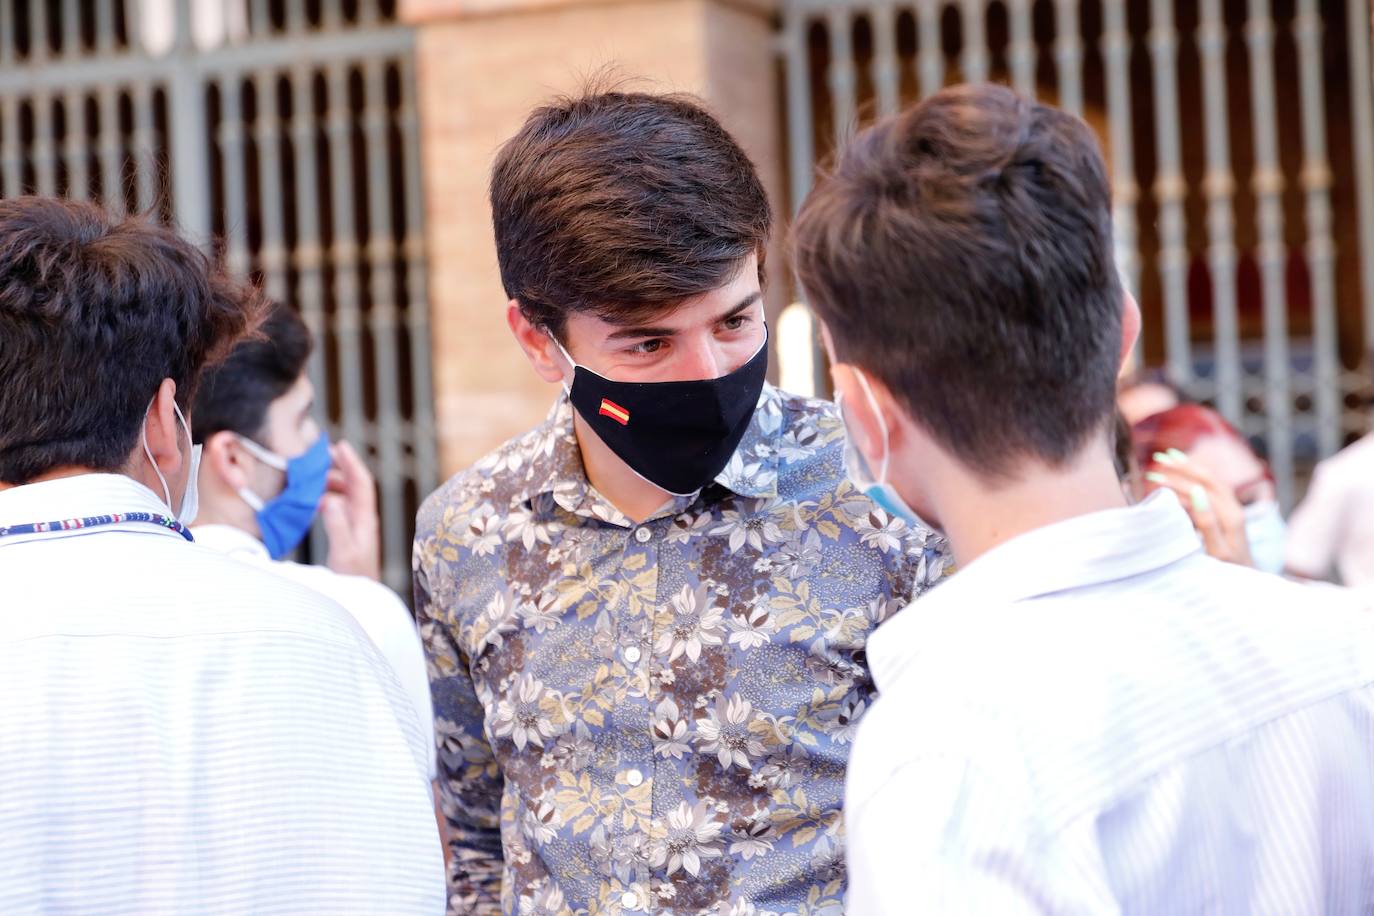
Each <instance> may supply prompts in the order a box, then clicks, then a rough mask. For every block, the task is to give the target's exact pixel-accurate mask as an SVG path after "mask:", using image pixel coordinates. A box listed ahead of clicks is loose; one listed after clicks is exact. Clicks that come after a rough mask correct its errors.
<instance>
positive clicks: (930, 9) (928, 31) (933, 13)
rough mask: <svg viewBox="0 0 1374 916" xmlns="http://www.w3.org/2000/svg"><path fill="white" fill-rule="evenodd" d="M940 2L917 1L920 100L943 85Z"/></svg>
mask: <svg viewBox="0 0 1374 916" xmlns="http://www.w3.org/2000/svg"><path fill="white" fill-rule="evenodd" d="M942 6H943V4H942V2H941V0H917V6H916V10H917V13H918V17H919V24H918V27H917V31H918V32H919V33H920V40H919V44H918V50H917V52H916V66H917V67H918V68H919V73H920V81H921V98H925V97H926V96H929V95H932V94H934V93H936V92H939V91H940V88H941V87H942V86H944V84H945V49H944V46H943V45H942V44H941V43H940V12H941V9H942Z"/></svg>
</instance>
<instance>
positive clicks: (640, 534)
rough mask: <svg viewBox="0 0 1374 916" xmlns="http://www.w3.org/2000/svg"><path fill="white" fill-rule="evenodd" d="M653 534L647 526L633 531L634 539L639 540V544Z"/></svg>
mask: <svg viewBox="0 0 1374 916" xmlns="http://www.w3.org/2000/svg"><path fill="white" fill-rule="evenodd" d="M653 536H654V533H653V532H652V531H650V530H649V529H648V528H640V529H639V530H638V531H636V532H635V540H636V541H639V543H641V544H643V543H644V542H645V541H647V540H649V538H651V537H653Z"/></svg>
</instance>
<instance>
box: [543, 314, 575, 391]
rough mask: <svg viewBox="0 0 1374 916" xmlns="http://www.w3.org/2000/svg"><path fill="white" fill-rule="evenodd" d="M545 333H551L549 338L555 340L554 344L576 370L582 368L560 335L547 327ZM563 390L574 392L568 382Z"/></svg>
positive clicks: (564, 384)
mask: <svg viewBox="0 0 1374 916" xmlns="http://www.w3.org/2000/svg"><path fill="white" fill-rule="evenodd" d="M544 333H545V334H547V335H549V340H552V341H553V345H554V346H555V347H557V348H558V352H559V353H562V354H563V358H564V359H566V360H567V361H568V365H570V366H572V367H573V371H574V372H576V371H577V370H578V369H580V368H581V367H580V366H578V365H577V360H575V359H573V358H572V354H571V353H569V352H568V351H567V348H565V347H564V346H563V344H562V343H560V342H559V340H558V335H556V334H554V332H553V331H550V330H549V329H548V328H547V327H546V328H544ZM563 390H564V391H565V392H567V393H568V394H572V389H571V388H569V387H568V383H567V382H564V383H563Z"/></svg>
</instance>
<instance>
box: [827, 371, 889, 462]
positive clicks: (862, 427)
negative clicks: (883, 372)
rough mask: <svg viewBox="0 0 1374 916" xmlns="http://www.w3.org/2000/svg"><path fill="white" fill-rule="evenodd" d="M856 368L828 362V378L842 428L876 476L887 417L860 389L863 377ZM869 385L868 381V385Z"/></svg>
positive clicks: (883, 449)
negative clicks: (840, 413)
mask: <svg viewBox="0 0 1374 916" xmlns="http://www.w3.org/2000/svg"><path fill="white" fill-rule="evenodd" d="M859 371H860V370H857V369H855V368H854V367H853V366H851V365H849V364H848V363H832V364H831V366H830V381H831V383H832V384H833V385H834V386H835V396H836V400H837V401H839V402H840V408H841V410H842V411H843V412H844V423H845V429H846V431H847V432H848V434H849V436H850V437H851V440H852V441H853V443H854V447H855V448H856V449H858V450H859V454H861V455H863V458H864V461H866V462H867V463H868V467H869V469H870V470H871V471H872V472H873V473H874V474H875V475H876V474H878V473H880V471H881V468H882V462H883V459H884V457H885V451H886V449H887V447H888V446H889V440H888V437H887V436H886V435H885V429H884V424H885V423H886V422H887V420H886V418H885V417H882V416H880V414H879V413H878V412H876V411H875V409H874V407H875V405H874V401H873V400H870V399H869V397H868V392H867V391H866V390H865V388H864V382H865V381H867V379H865V378H863V377H861V376H860V374H859ZM871 385H872V383H871V382H870V387H871ZM875 394H876V392H875ZM875 400H876V398H875Z"/></svg>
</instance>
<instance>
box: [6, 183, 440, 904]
mask: <svg viewBox="0 0 1374 916" xmlns="http://www.w3.org/2000/svg"><path fill="white" fill-rule="evenodd" d="M252 302H253V300H252V298H251V297H248V296H245V295H240V294H238V293H237V292H235V291H232V290H229V289H226V288H225V287H224V286H223V284H222V281H220V280H218V279H216V278H214V277H212V275H211V273H210V270H209V263H208V261H207V259H206V258H205V256H204V255H203V254H202V253H201V252H200V251H199V250H198V249H197V248H196V247H195V246H193V245H192V244H191V243H189V242H187V241H185V240H184V239H182V238H180V237H179V236H178V235H177V234H176V233H175V232H174V231H173V230H171V229H169V228H166V227H163V226H157V225H155V224H153V223H152V222H150V221H147V220H143V219H125V220H121V219H116V218H111V217H109V216H107V215H106V214H104V213H102V212H101V211H100V210H98V209H97V208H95V207H94V206H91V205H89V204H79V203H72V202H66V201H58V200H52V199H43V198H18V199H15V200H7V201H0V378H3V379H4V384H0V697H3V698H4V699H3V701H0V862H3V863H4V866H3V868H0V913H5V914H11V913H43V912H60V913H88V912H91V913H94V912H99V913H110V912H119V913H173V912H265V911H273V912H330V913H339V912H367V913H374V912H375V913H379V912H406V913H426V912H431V913H432V912H436V911H438V910H439V909H441V908H442V906H443V900H444V891H443V865H442V860H441V857H440V849H439V843H438V834H437V831H436V830H435V827H434V821H433V817H432V814H431V809H430V798H429V792H428V791H427V789H428V787H427V784H426V781H425V775H426V774H425V765H424V763H425V753H426V745H427V743H428V740H427V733H426V731H424V730H422V729H421V727H420V723H419V722H417V721H416V718H415V713H414V710H413V709H412V708H411V706H410V704H409V703H408V702H407V701H406V698H405V695H404V694H403V692H402V691H401V689H400V687H399V686H398V685H397V684H396V679H395V677H394V676H393V675H392V674H391V672H390V671H389V670H388V669H387V666H386V663H385V662H384V660H383V659H382V658H381V657H380V656H379V654H378V653H377V651H376V649H375V648H373V647H372V646H371V645H370V644H369V643H368V641H367V639H366V638H365V637H364V636H363V634H362V633H361V632H359V630H358V628H357V626H356V625H354V624H353V622H352V621H351V620H350V619H349V618H348V616H347V614H345V612H344V611H343V610H342V609H341V608H340V607H339V606H338V605H336V604H335V603H334V602H332V601H330V600H329V599H328V598H325V597H324V596H323V595H321V594H319V593H318V592H315V591H312V590H309V589H305V588H302V587H300V586H298V585H296V584H294V583H291V582H288V581H287V580H286V579H284V578H282V577H281V576H278V575H273V574H270V573H268V572H266V571H262V570H256V569H253V568H251V567H249V566H246V565H244V564H243V563H239V562H237V561H235V560H231V559H229V558H227V557H225V556H223V555H222V554H220V553H217V552H215V551H213V550H209V549H207V548H205V547H203V546H201V545H199V544H195V543H193V536H192V535H191V533H190V532H189V530H188V529H187V525H189V524H190V523H191V522H192V521H193V520H194V519H195V517H196V514H197V502H198V498H197V496H198V491H197V486H196V464H197V462H198V460H199V457H200V452H201V449H200V447H199V445H196V444H194V443H193V434H192V426H191V424H190V422H189V421H190V420H192V419H193V415H194V412H193V408H192V405H193V404H194V395H195V390H196V384H197V382H198V381H199V379H200V376H201V373H202V370H203V367H204V366H205V364H206V363H207V362H210V361H212V360H213V359H214V358H216V357H217V356H219V355H222V353H223V352H224V350H225V349H227V348H228V347H229V346H231V345H232V344H233V343H234V341H235V340H236V339H237V338H238V337H239V336H240V335H241V334H242V333H243V332H244V331H245V330H246V329H247V328H248V327H250V326H251V324H252V323H253V322H254V321H255V314H254V312H255V311H256V308H255V307H250V303H252Z"/></svg>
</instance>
